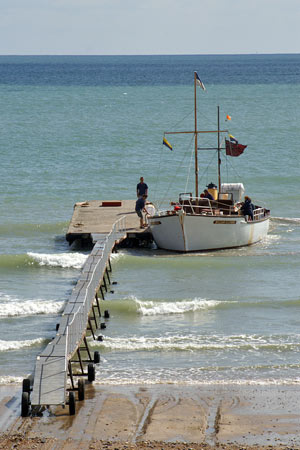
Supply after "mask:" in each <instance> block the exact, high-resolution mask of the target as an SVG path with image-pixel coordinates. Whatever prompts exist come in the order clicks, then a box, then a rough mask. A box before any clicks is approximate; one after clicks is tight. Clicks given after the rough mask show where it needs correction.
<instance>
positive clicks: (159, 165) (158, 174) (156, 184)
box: [154, 144, 164, 202]
mask: <svg viewBox="0 0 300 450" xmlns="http://www.w3.org/2000/svg"><path fill="white" fill-rule="evenodd" d="M163 151H164V148H163V144H161V150H160V155H159V163H158V171H157V177H156V182H155V188H154V201H155V202H156V201H157V199H156V190H157V186H158V179H159V177H160V167H161V155H162V152H163Z"/></svg>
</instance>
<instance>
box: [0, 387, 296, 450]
mask: <svg viewBox="0 0 300 450" xmlns="http://www.w3.org/2000/svg"><path fill="white" fill-rule="evenodd" d="M0 396H1V409H0V413H1V414H0V417H1V421H0V424H1V438H0V448H3V449H6V448H18V449H34V448H39V449H40V448H41V449H64V450H66V449H82V450H84V449H113V450H116V449H118V450H121V449H127V450H128V449H147V448H151V449H158V450H159V449H160V450H161V449H164V450H168V449H174V448H175V449H195V450H198V449H206V450H208V449H213V448H220V449H232V450H236V449H254V448H255V449H271V448H273V449H300V407H299V404H300V387H299V386H297V385H290V386H275V385H274V386H273V385H271V386H270V385H268V386H237V385H197V386H178V385H153V386H151V385H149V386H136V385H132V386H131V385H129V386H103V385H92V384H88V385H86V397H85V400H84V401H82V402H76V408H77V411H76V415H75V416H70V415H69V411H68V408H67V407H66V408H61V407H59V408H54V409H51V410H50V411H45V412H44V413H43V416H42V417H28V418H21V417H20V397H21V390H20V387H17V386H2V387H1V388H0Z"/></svg>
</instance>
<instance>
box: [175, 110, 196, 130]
mask: <svg viewBox="0 0 300 450" xmlns="http://www.w3.org/2000/svg"><path fill="white" fill-rule="evenodd" d="M193 113H194V110H191V111H190V112H189V113H188V114H187V115H186V116H184V117H183V118H182V119H180V120H179V121H178V122H177V123H175V125H174V130H176V128H177V127H178V125H179V124H180V123H182V122H183V121H184V120H185V119H186V118H187V117H188V116H190V115H192V114H193Z"/></svg>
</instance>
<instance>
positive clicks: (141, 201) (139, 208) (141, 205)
mask: <svg viewBox="0 0 300 450" xmlns="http://www.w3.org/2000/svg"><path fill="white" fill-rule="evenodd" d="M146 198H147V195H146V194H144V195H142V196H141V197H139V198H138V199H137V201H136V202H135V212H136V213H137V215H138V216H139V218H140V228H145V227H146V226H147V225H146V224H145V223H144V217H143V211H145V204H146Z"/></svg>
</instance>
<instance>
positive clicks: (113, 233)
mask: <svg viewBox="0 0 300 450" xmlns="http://www.w3.org/2000/svg"><path fill="white" fill-rule="evenodd" d="M138 224H139V218H138V217H137V215H136V213H135V200H121V201H115V200H114V201H97V200H95V201H89V202H81V203H76V204H75V206H74V212H73V216H72V219H71V222H70V225H69V229H68V232H67V235H66V239H67V240H68V242H69V243H70V244H71V243H72V242H74V241H75V240H76V239H88V240H90V241H92V242H93V243H94V244H95V245H94V247H93V249H92V252H91V254H90V255H89V257H88V259H87V261H86V262H85V264H84V267H83V269H82V272H81V274H80V276H79V279H78V282H77V284H76V286H75V287H74V289H73V291H72V294H71V296H70V298H69V301H68V302H67V304H66V306H65V309H64V312H63V314H62V317H61V320H60V323H59V324H57V333H56V336H55V338H54V339H53V340H52V341H51V342H50V343H49V344H48V345H47V347H46V348H45V349H44V350H43V352H42V353H41V354H40V355H39V356H38V357H37V360H36V366H35V374H34V378H33V380H29V379H25V380H23V393H22V410H21V415H22V416H26V415H28V414H29V412H30V405H31V407H40V406H49V405H65V404H69V409H70V414H74V413H75V395H74V391H78V392H79V394H78V395H79V400H80V399H83V397H84V393H83V392H82V389H83V388H84V383H79V384H78V387H76V385H75V381H74V376H76V377H85V376H87V377H88V380H89V381H93V379H94V373H95V369H94V364H95V363H98V362H99V361H98V360H97V359H98V358H96V357H94V358H93V357H92V355H91V352H90V351H89V346H88V341H87V331H88V330H89V331H90V332H91V334H92V338H93V339H96V330H97V329H98V328H99V325H102V324H101V317H102V316H103V314H102V311H101V309H100V303H99V298H98V294H99V292H100V293H101V294H100V295H101V297H102V299H104V294H103V290H102V286H104V287H105V288H106V291H107V284H109V283H110V278H109V273H108V272H109V271H111V265H110V255H111V253H112V252H113V251H114V247H115V245H116V244H119V243H120V242H122V241H123V240H125V239H127V238H128V237H133V238H136V237H138V236H145V235H146V236H148V239H149V236H150V237H151V233H149V232H148V231H145V229H140V228H137V225H138ZM141 239H144V238H143V237H141ZM146 239H147V237H146ZM105 276H106V278H107V281H106V280H105ZM96 312H97V314H96ZM104 316H105V315H104ZM81 351H84V352H85V353H87V354H88V360H86V361H83V360H82V357H81ZM76 357H77V358H76ZM74 358H76V360H75V359H74ZM72 363H75V366H76V365H77V366H79V369H80V370H79V372H77V373H76V374H74V372H73V370H72ZM84 363H88V367H87V368H88V371H87V372H86V370H85V368H84V366H85V364H84ZM68 377H70V381H71V387H68V383H67V378H68ZM32 384H33V386H32ZM67 392H69V395H67Z"/></svg>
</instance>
